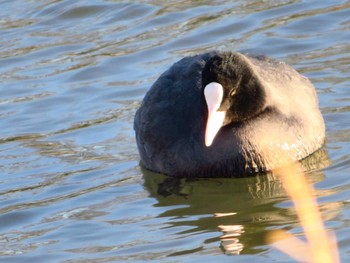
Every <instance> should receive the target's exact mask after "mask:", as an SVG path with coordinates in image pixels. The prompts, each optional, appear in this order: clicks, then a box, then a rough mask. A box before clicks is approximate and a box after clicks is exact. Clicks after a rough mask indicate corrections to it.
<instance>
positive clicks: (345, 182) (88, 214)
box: [0, 0, 350, 262]
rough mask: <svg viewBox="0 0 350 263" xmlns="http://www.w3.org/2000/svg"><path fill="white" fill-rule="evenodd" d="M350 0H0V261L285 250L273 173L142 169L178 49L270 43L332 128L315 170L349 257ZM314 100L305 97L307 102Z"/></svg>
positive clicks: (290, 214) (260, 258) (227, 257)
mask: <svg viewBox="0 0 350 263" xmlns="http://www.w3.org/2000/svg"><path fill="white" fill-rule="evenodd" d="M349 43H350V3H349V2H348V1H286V0H283V1H277V0H276V1H234V2H233V1H219V0H217V1H186V0H184V1H155V0H154V1H152V0H150V1H147V0H144V1H138V2H134V1H102V0H101V1H98V0H94V1H58V0H55V1H54V0H51V1H29V0H28V1H19V0H14V1H7V0H5V1H0V47H1V48H0V79H1V95H0V128H1V129H0V261H1V262H111V261H139V262H142V261H145V260H154V261H157V262H197V261H201V262H213V261H214V260H215V262H216V261H218V262H219V261H220V262H248V261H249V262H272V261H275V262H280V261H284V262H289V261H291V259H289V258H288V257H287V256H286V255H284V254H282V253H280V252H278V251H276V250H274V249H273V248H272V247H271V246H269V245H267V244H266V242H265V235H266V233H268V232H269V231H270V230H272V229H280V228H285V229H288V230H290V232H292V233H294V234H300V233H301V232H302V229H301V228H300V226H299V224H298V222H297V218H296V216H295V213H294V211H293V209H292V205H291V202H290V201H289V200H288V198H287V197H286V195H285V192H284V190H283V189H282V187H281V183H280V181H279V180H278V178H275V177H273V176H271V175H266V176H259V177H254V178H242V179H207V180H175V179H171V178H168V177H165V176H162V175H157V174H150V173H148V172H145V171H142V170H141V169H140V167H139V165H138V163H139V157H138V153H137V149H136V144H135V141H134V133H133V129H132V123H133V116H134V113H135V110H136V108H137V107H138V105H139V103H140V101H141V100H142V98H143V96H144V94H145V92H146V91H147V90H148V88H149V87H150V85H151V84H152V83H153V81H154V80H155V79H156V78H157V77H158V76H159V74H161V73H162V72H163V71H164V70H165V69H167V68H168V67H169V66H170V65H171V64H172V63H174V62H175V61H177V60H179V59H180V58H182V57H183V56H186V55H192V54H195V53H199V52H204V51H208V50H213V49H220V50H224V49H229V50H238V51H245V52H252V53H258V54H265V55H269V56H272V57H274V58H277V59H281V60H284V61H286V62H288V63H289V64H291V65H293V66H294V67H295V68H296V69H298V70H299V71H300V72H301V73H302V74H304V75H306V76H307V77H309V78H310V80H311V81H312V82H313V83H314V85H315V87H316V89H317V92H318V95H319V102H320V108H321V110H322V113H323V115H324V118H325V122H326V126H327V143H326V145H325V147H324V149H323V151H322V152H321V153H320V154H319V155H317V156H316V159H317V160H316V161H314V160H313V163H312V168H310V169H311V170H310V172H309V173H308V179H309V181H310V183H312V184H314V186H315V188H316V191H317V195H318V197H319V203H320V207H321V210H322V213H323V216H324V218H325V220H326V222H325V224H326V226H327V228H329V229H332V230H333V231H334V232H335V233H336V235H337V240H338V245H339V250H340V257H341V259H342V262H347V261H348V260H349V259H350V205H349V201H350V199H349V196H350V144H349V141H350V124H349V123H350V122H349V119H350V73H349V72H350V44H349ZM306 114H307V113H306Z"/></svg>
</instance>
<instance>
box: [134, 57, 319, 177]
mask: <svg viewBox="0 0 350 263" xmlns="http://www.w3.org/2000/svg"><path fill="white" fill-rule="evenodd" d="M134 129H135V132H136V141H137V146H138V150H139V153H140V156H141V162H142V165H143V166H145V167H146V168H147V169H149V170H152V171H156V172H159V173H163V174H167V175H171V176H176V177H231V176H241V175H247V174H251V173H256V172H265V171H269V170H271V169H274V168H277V167H279V166H281V165H282V164H283V161H282V160H281V159H283V158H281V156H287V157H288V159H289V160H293V161H296V160H301V159H303V158H305V157H307V156H308V155H310V154H311V153H313V152H314V151H316V150H317V149H319V148H320V147H321V146H322V144H323V143H324V140H325V126H324V121H323V118H322V115H321V113H320V110H319V108H318V100H317V95H316V92H315V88H314V87H313V85H312V84H311V82H310V81H309V80H308V79H307V78H306V77H304V76H302V75H300V74H299V73H298V72H297V71H295V70H294V69H293V68H291V67H290V66H289V65H287V64H286V63H284V62H280V61H276V60H274V59H271V58H268V57H266V56H250V55H246V54H241V53H236V52H217V51H215V52H209V53H205V54H200V55H196V56H191V57H185V58H183V59H181V60H180V61H178V62H177V63H175V64H174V65H173V66H172V67H170V69H168V70H167V71H165V72H164V73H163V74H162V75H161V76H160V77H159V78H158V80H157V81H156V82H155V83H154V84H153V86H152V87H151V88H150V90H149V91H148V92H147V94H146V96H145V98H144V100H143V102H142V105H141V107H140V108H139V109H138V110H137V112H136V115H135V120H134Z"/></svg>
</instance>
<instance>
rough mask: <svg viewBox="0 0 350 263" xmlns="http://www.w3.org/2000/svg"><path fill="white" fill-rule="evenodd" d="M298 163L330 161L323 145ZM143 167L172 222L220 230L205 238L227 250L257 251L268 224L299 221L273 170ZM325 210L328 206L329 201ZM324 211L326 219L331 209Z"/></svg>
mask: <svg viewBox="0 0 350 263" xmlns="http://www.w3.org/2000/svg"><path fill="white" fill-rule="evenodd" d="M302 164H303V168H304V169H306V168H308V171H310V169H316V168H317V166H318V168H319V167H320V166H322V167H325V166H327V165H328V164H329V159H328V157H327V152H326V151H325V150H324V149H321V150H319V151H317V152H316V153H315V154H313V155H311V156H309V157H308V158H306V159H305V160H303V162H302ZM316 165H317V166H316ZM142 172H143V176H144V180H145V184H144V185H145V187H146V189H147V190H148V191H149V192H150V195H151V197H153V198H156V200H157V204H156V205H155V206H156V207H164V208H166V210H165V211H164V212H163V213H162V214H160V215H159V217H167V218H171V220H170V221H169V223H170V224H171V225H172V227H183V226H191V230H188V231H187V233H190V232H193V233H196V232H201V231H212V232H216V231H218V230H219V231H221V232H222V233H221V234H220V235H218V236H217V238H211V239H209V240H205V241H204V242H208V243H211V242H217V241H218V240H220V243H221V247H222V249H223V250H224V251H225V253H226V254H241V253H243V254H257V253H260V252H262V251H264V250H266V247H264V245H265V244H266V243H265V236H266V233H267V232H268V231H269V230H270V229H271V227H273V228H276V227H277V228H278V227H285V226H286V225H290V224H292V225H293V224H296V223H297V221H298V220H297V217H296V215H295V212H294V211H293V209H292V208H291V206H290V203H289V205H288V206H287V207H284V206H282V207H281V206H280V204H281V203H284V202H285V201H288V197H287V195H286V193H285V190H284V189H283V186H282V182H281V180H280V179H279V178H278V177H276V176H275V175H274V174H271V173H268V174H261V175H256V176H252V177H246V178H229V179H228V178H212V179H186V178H182V179H180V178H172V177H168V176H164V175H162V174H157V173H153V172H150V171H148V170H146V169H143V170H142ZM308 180H309V181H310V183H317V182H321V181H322V180H324V174H323V173H320V172H318V173H310V174H309V175H308ZM319 194H320V195H321V196H322V195H324V194H325V193H322V192H319ZM327 194H329V193H327ZM335 207H336V205H333V206H330V207H328V208H329V209H330V210H333V209H335ZM323 211H324V212H327V207H323ZM326 214H327V215H328V216H327V217H328V219H330V217H329V216H330V214H329V213H326ZM332 215H333V216H334V213H332Z"/></svg>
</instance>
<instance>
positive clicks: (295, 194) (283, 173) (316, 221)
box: [268, 164, 339, 263]
mask: <svg viewBox="0 0 350 263" xmlns="http://www.w3.org/2000/svg"><path fill="white" fill-rule="evenodd" d="M274 173H275V174H277V175H279V176H280V178H281V180H282V182H283V185H284V188H285V190H286V192H287V194H288V195H289V196H290V198H291V200H292V201H293V203H294V207H295V210H296V212H297V214H298V217H299V220H300V223H301V225H302V227H303V229H304V232H305V235H306V238H307V241H308V243H305V242H303V241H300V240H298V239H297V238H295V237H294V236H292V235H290V234H288V233H287V232H283V231H273V232H272V233H270V235H269V236H268V241H269V243H272V245H273V246H275V247H277V248H278V249H280V250H282V251H283V252H285V253H286V254H288V255H290V256H292V257H294V258H295V259H297V260H299V261H304V262H305V261H307V262H313V263H331V262H332V263H333V262H339V256H338V252H337V248H336V245H335V238H331V234H330V233H327V231H326V229H325V227H324V224H323V221H322V218H321V214H320V211H319V209H318V205H317V202H316V199H315V197H314V196H315V193H314V189H313V188H312V186H311V185H310V184H308V183H307V181H306V179H305V177H304V175H303V174H302V173H300V172H299V171H298V169H297V166H296V165H294V164H293V165H290V166H288V167H285V168H281V169H277V170H275V171H274ZM291 237H293V238H291ZM288 240H289V241H288Z"/></svg>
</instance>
